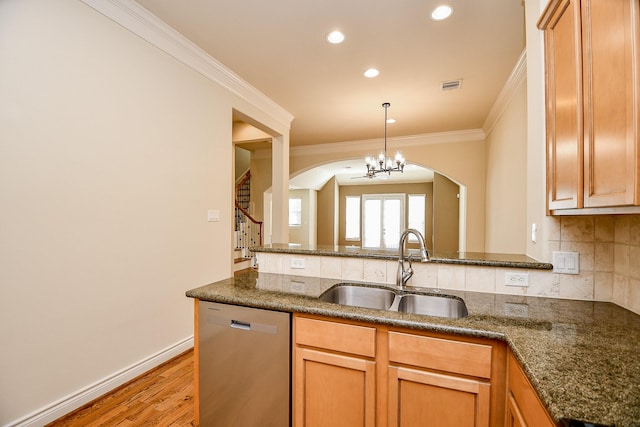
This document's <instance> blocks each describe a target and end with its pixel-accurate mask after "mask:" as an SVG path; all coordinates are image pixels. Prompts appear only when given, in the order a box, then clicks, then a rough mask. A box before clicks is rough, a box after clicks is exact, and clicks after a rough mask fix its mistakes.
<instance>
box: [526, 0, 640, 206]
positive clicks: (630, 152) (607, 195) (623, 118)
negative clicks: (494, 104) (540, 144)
mask: <svg viewBox="0 0 640 427" xmlns="http://www.w3.org/2000/svg"><path fill="white" fill-rule="evenodd" d="M639 22H640V20H639V19H638V0H551V1H550V2H549V4H548V5H547V7H546V9H545V11H544V12H543V15H542V17H541V18H540V20H539V22H538V27H539V28H540V29H542V30H544V35H545V62H546V111H547V194H548V199H547V205H548V209H549V210H550V211H551V212H552V213H558V214H562V213H563V212H562V211H561V210H563V209H583V208H596V209H591V211H590V212H588V213H598V210H597V208H603V207H606V208H611V207H623V208H619V210H618V211H619V212H621V213H624V212H638V211H639V210H638V208H637V206H638V205H639V204H640V197H639V194H640V174H639V169H638V168H639V166H640V161H639V158H638V144H639V143H638V135H639V133H638V125H639V124H640V120H639V117H640V116H639V114H640V108H638V106H639V100H640V96H639V94H640V91H639V88H638V70H639V67H638V55H637V53H636V50H637V48H638V23H639ZM624 207H631V209H629V208H624ZM625 209H626V210H625ZM609 212H612V211H611V210H609V211H607V212H603V213H609ZM574 213H579V212H574Z"/></svg>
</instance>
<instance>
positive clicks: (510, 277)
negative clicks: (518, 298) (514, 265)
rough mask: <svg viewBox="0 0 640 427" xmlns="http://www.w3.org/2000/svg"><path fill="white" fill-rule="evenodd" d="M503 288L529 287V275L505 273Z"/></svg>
mask: <svg viewBox="0 0 640 427" xmlns="http://www.w3.org/2000/svg"><path fill="white" fill-rule="evenodd" d="M504 284H505V286H523V287H526V286H529V273H505V274H504Z"/></svg>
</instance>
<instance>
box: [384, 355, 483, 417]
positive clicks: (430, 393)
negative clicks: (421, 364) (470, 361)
mask: <svg viewBox="0 0 640 427" xmlns="http://www.w3.org/2000/svg"><path fill="white" fill-rule="evenodd" d="M490 393H491V391H490V385H489V384H488V383H484V382H481V381H476V380H471V379H466V378H458V377H453V376H449V375H443V374H436V373H432V372H427V371H420V370H415V369H408V368H403V367H395V366H390V367H389V427H411V426H439V427H488V426H489V412H490V406H489V405H490Z"/></svg>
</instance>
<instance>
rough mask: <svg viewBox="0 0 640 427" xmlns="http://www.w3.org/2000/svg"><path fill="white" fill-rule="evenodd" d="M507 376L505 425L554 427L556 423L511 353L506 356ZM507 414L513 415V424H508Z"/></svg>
mask: <svg viewBox="0 0 640 427" xmlns="http://www.w3.org/2000/svg"><path fill="white" fill-rule="evenodd" d="M507 376H508V377H509V379H508V389H509V390H508V392H507V396H508V397H507V414H508V415H507V426H510V425H513V426H523V427H527V426H528V427H554V426H555V425H556V424H555V423H554V422H553V420H552V419H551V417H550V416H549V414H548V413H547V411H546V409H545V408H544V406H543V405H542V402H540V399H539V398H538V395H537V394H536V392H535V391H534V389H533V386H532V385H531V383H530V382H529V380H528V379H527V377H526V376H525V374H524V372H523V370H522V368H520V364H519V363H518V362H517V361H516V359H515V357H514V356H513V354H511V353H509V356H508V358H507ZM509 416H512V417H513V420H514V423H513V424H509V422H510V421H509Z"/></svg>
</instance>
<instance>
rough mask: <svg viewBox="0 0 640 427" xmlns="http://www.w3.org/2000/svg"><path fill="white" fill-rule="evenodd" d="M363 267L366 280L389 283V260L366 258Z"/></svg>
mask: <svg viewBox="0 0 640 427" xmlns="http://www.w3.org/2000/svg"><path fill="white" fill-rule="evenodd" d="M363 268H364V271H363V280H364V281H365V282H374V283H387V262H386V261H385V260H377V259H365V260H364V262H363Z"/></svg>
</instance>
